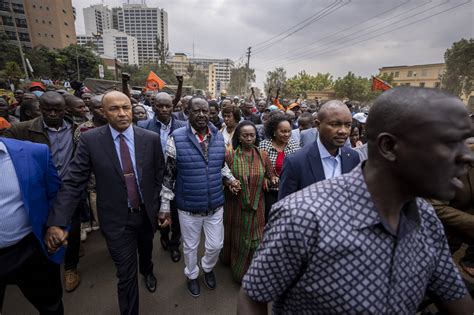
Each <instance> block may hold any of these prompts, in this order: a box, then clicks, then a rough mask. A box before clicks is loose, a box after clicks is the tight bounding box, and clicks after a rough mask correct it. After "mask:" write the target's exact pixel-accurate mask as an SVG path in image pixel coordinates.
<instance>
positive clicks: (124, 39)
mask: <svg viewBox="0 0 474 315" xmlns="http://www.w3.org/2000/svg"><path fill="white" fill-rule="evenodd" d="M77 43H78V44H79V45H87V44H92V45H93V46H94V47H95V50H96V52H97V53H98V54H99V55H101V56H106V57H109V58H116V59H118V60H119V61H120V62H121V63H124V64H129V65H138V44H137V39H136V38H135V37H133V36H130V35H127V34H125V33H123V32H120V31H117V30H114V29H105V30H104V31H103V33H102V34H101V35H95V36H92V35H78V36H77Z"/></svg>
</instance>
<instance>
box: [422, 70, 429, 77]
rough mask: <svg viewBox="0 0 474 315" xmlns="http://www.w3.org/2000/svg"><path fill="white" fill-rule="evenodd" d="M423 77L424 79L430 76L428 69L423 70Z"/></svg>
mask: <svg viewBox="0 0 474 315" xmlns="http://www.w3.org/2000/svg"><path fill="white" fill-rule="evenodd" d="M421 76H422V77H426V76H428V70H427V69H424V70H421Z"/></svg>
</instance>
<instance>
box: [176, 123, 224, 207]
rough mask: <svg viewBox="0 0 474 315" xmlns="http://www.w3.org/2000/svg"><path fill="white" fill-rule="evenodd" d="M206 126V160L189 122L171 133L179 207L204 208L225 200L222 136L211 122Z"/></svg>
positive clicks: (218, 205)
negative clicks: (207, 138)
mask: <svg viewBox="0 0 474 315" xmlns="http://www.w3.org/2000/svg"><path fill="white" fill-rule="evenodd" d="M208 128H209V130H210V132H211V139H210V143H209V149H208V152H209V153H208V160H207V161H206V159H205V158H204V155H203V152H202V149H201V144H200V143H199V141H198V140H197V139H196V136H195V135H194V134H193V133H192V130H191V126H190V124H189V123H188V124H187V126H186V128H180V129H176V130H175V131H174V132H173V134H172V136H173V138H174V141H175V145H176V162H177V177H176V184H175V200H176V206H177V208H178V209H180V210H184V211H188V212H192V213H199V212H207V211H209V210H212V209H215V208H217V207H220V206H222V205H223V204H224V193H223V191H222V175H221V169H222V166H223V165H224V158H225V144H224V137H223V136H222V134H221V133H219V132H218V131H217V129H216V128H215V127H214V126H213V125H212V124H208Z"/></svg>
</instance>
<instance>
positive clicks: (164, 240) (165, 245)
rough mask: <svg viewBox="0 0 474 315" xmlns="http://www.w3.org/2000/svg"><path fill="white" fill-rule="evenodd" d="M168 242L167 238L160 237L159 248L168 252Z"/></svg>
mask: <svg viewBox="0 0 474 315" xmlns="http://www.w3.org/2000/svg"><path fill="white" fill-rule="evenodd" d="M169 242H170V239H169V237H168V236H161V237H160V243H161V248H163V249H164V250H168V243H169Z"/></svg>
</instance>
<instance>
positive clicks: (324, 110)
mask: <svg viewBox="0 0 474 315" xmlns="http://www.w3.org/2000/svg"><path fill="white" fill-rule="evenodd" d="M336 111H338V112H339V111H343V112H346V113H349V114H350V113H351V112H350V111H349V108H347V105H346V104H344V103H343V102H341V101H339V100H332V101H327V102H326V103H324V104H323V105H322V106H321V108H320V109H319V112H318V120H319V121H323V120H324V119H326V118H327V117H329V116H331V114H333V113H334V112H336Z"/></svg>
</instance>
